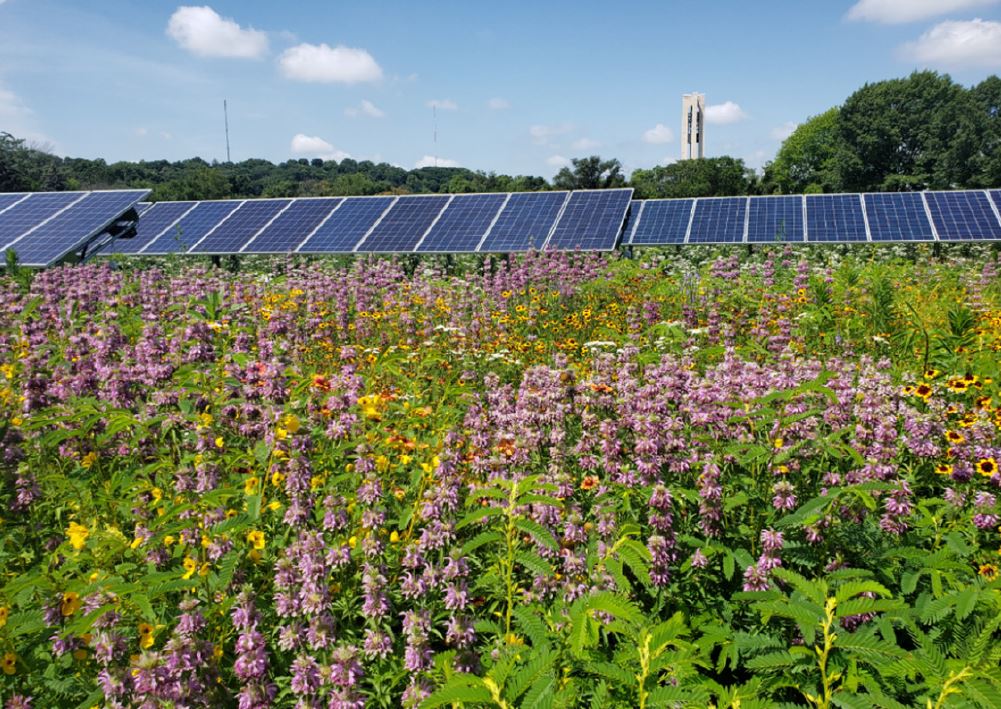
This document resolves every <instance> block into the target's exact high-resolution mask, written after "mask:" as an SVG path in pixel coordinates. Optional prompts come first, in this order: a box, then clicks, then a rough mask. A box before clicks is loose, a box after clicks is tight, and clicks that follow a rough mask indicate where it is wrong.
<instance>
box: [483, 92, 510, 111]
mask: <svg viewBox="0 0 1001 709" xmlns="http://www.w3.org/2000/svg"><path fill="white" fill-rule="evenodd" d="M487 108H489V109H490V110H491V111H503V110H505V109H508V108H511V102H510V101H508V100H507V99H506V98H500V97H499V96H495V97H494V98H492V99H490V100H489V101H487Z"/></svg>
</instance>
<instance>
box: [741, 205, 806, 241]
mask: <svg viewBox="0 0 1001 709" xmlns="http://www.w3.org/2000/svg"><path fill="white" fill-rule="evenodd" d="M747 240H748V241H750V242H755V243H768V242H792V241H803V197H802V196H800V195H796V196H782V197H751V204H750V213H749V215H748V219H747Z"/></svg>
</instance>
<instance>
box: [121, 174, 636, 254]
mask: <svg viewBox="0 0 1001 709" xmlns="http://www.w3.org/2000/svg"><path fill="white" fill-rule="evenodd" d="M631 196H632V190H629V189H623V190H592V191H578V192H573V193H568V192H526V193H510V194H507V193H500V194H496V193H495V194H460V195H407V196H401V197H389V196H376V197H325V198H305V199H294V200H288V199H259V200H224V201H216V202H158V203H156V204H154V205H153V206H152V207H149V208H148V209H147V210H146V211H144V212H143V214H142V217H141V218H140V220H139V225H138V228H137V230H136V235H135V236H134V237H133V238H131V239H124V240H118V241H116V242H113V243H112V244H111V245H109V247H108V249H107V250H106V253H121V254H143V255H163V254H169V253H190V254H215V255H219V254H236V253H246V254H269V253H289V252H293V251H294V252H299V253H352V252H358V253H362V252H364V253H410V252H422V253H456V252H460V253H461V252H473V251H482V252H507V251H527V250H529V249H533V248H534V249H541V248H546V247H549V248H554V249H566V250H572V249H586V250H610V249H613V248H615V245H616V242H617V240H618V236H619V232H620V231H621V227H622V221H623V219H624V217H625V213H626V210H627V208H628V206H629V200H630V198H631Z"/></svg>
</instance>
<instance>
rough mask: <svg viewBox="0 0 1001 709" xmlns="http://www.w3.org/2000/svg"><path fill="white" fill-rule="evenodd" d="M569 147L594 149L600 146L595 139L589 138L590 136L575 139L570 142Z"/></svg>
mask: <svg viewBox="0 0 1001 709" xmlns="http://www.w3.org/2000/svg"><path fill="white" fill-rule="evenodd" d="M570 147H571V148H573V149H574V150H594V149H595V148H600V147H601V143H600V142H598V141H597V140H591V139H590V138H581V139H580V140H575V141H574V142H573V143H571V144H570Z"/></svg>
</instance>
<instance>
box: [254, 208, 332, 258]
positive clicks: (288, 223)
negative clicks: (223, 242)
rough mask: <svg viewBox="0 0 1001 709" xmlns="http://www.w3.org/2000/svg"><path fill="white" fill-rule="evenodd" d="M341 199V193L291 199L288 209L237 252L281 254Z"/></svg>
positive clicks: (308, 231)
mask: <svg viewBox="0 0 1001 709" xmlns="http://www.w3.org/2000/svg"><path fill="white" fill-rule="evenodd" d="M343 201H344V199H343V198H342V197H333V198H328V197H320V198H315V199H314V198H306V199H297V200H294V201H293V202H292V204H291V205H290V206H289V208H288V209H286V210H285V211H284V212H282V213H281V214H279V215H278V216H277V217H276V218H275V220H274V221H272V222H271V223H270V224H268V225H267V226H266V227H264V229H262V230H261V231H260V232H259V233H258V234H257V236H255V237H254V238H253V239H251V240H250V241H249V242H248V243H247V244H246V245H245V246H244V247H243V248H242V249H240V253H243V254H284V253H288V252H290V251H295V248H296V247H297V246H298V245H299V244H301V243H302V242H303V241H305V240H306V237H308V236H309V235H310V234H312V233H313V230H314V229H316V227H317V226H319V225H320V224H321V223H322V222H323V220H324V219H326V218H327V217H328V216H330V213H331V212H333V211H334V209H335V208H336V207H337V206H338V205H339V204H340V203H341V202H343Z"/></svg>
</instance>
